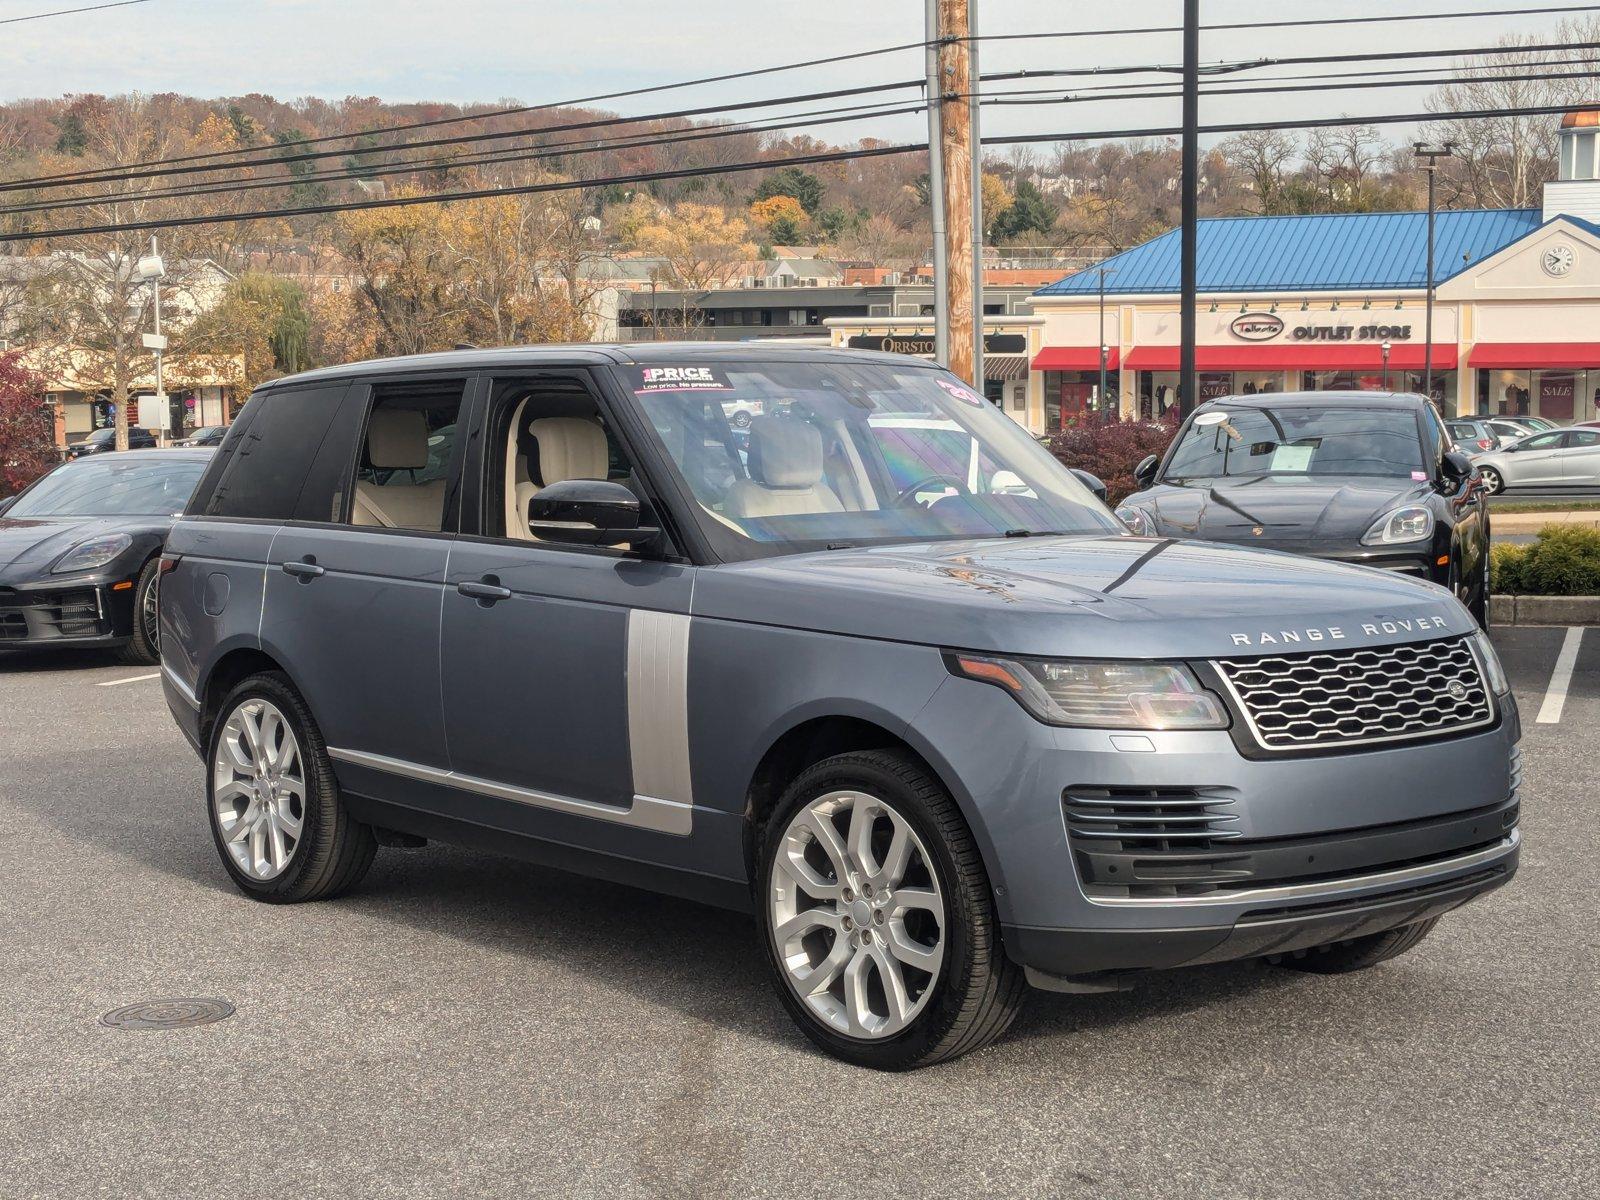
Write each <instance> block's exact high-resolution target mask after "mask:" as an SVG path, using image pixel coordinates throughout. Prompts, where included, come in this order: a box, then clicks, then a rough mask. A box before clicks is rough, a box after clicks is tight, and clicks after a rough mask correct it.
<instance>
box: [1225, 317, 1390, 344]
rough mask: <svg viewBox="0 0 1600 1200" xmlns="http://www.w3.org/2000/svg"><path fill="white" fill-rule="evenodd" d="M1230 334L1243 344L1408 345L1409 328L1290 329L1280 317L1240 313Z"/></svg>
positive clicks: (1231, 324)
mask: <svg viewBox="0 0 1600 1200" xmlns="http://www.w3.org/2000/svg"><path fill="white" fill-rule="evenodd" d="M1228 332H1229V333H1231V334H1232V335H1233V336H1234V337H1236V338H1238V339H1239V340H1240V341H1242V342H1275V341H1279V340H1288V341H1295V342H1408V341H1410V340H1411V326H1410V325H1380V324H1377V323H1376V322H1374V323H1371V324H1365V325H1313V324H1309V323H1308V324H1304V325H1294V326H1290V325H1288V324H1287V323H1286V322H1285V321H1284V319H1283V318H1282V317H1280V316H1278V314H1277V313H1240V314H1239V315H1238V316H1237V317H1235V318H1234V319H1233V320H1232V321H1231V322H1229V324H1228Z"/></svg>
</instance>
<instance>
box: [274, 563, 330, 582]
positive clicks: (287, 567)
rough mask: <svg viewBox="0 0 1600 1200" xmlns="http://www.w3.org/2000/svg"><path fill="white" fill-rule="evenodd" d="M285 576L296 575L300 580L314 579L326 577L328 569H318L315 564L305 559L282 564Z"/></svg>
mask: <svg viewBox="0 0 1600 1200" xmlns="http://www.w3.org/2000/svg"><path fill="white" fill-rule="evenodd" d="M283 569H284V572H285V573H286V574H289V575H298V576H299V577H300V578H301V579H315V578H316V577H317V576H318V575H326V574H327V573H328V569H327V568H326V567H319V566H318V565H317V564H316V563H314V562H311V561H310V560H309V559H305V560H302V561H299V562H286V563H284V564H283Z"/></svg>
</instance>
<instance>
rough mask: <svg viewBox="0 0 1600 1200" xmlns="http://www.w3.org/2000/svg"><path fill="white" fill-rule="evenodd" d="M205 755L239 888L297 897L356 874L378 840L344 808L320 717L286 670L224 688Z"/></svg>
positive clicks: (267, 897)
mask: <svg viewBox="0 0 1600 1200" xmlns="http://www.w3.org/2000/svg"><path fill="white" fill-rule="evenodd" d="M206 761H207V763H208V764H209V768H210V769H209V770H208V772H207V776H206V809H207V811H208V812H209V813H210V816H211V834H212V837H213V838H214V839H215V841H216V843H217V851H218V853H219V854H221V856H222V864H223V866H225V867H226V868H227V870H228V874H229V875H230V876H232V878H233V881H234V883H235V884H237V885H238V887H239V890H240V891H242V892H244V894H245V895H247V896H249V897H251V898H252V899H255V900H264V901H267V902H269V903H274V904H293V903H296V902H298V901H302V900H325V899H328V898H330V897H332V896H336V895H338V894H339V893H340V892H343V891H347V890H348V889H350V888H352V887H354V886H355V885H356V884H357V883H359V882H361V879H362V877H363V876H364V875H366V873H367V868H368V867H370V866H371V865H372V858H373V855H374V854H375V853H376V852H377V845H378V844H377V841H376V839H375V838H374V836H373V833H372V829H371V827H370V826H367V825H364V824H362V823H361V822H359V821H357V820H355V819H354V818H353V817H351V816H350V814H349V812H348V811H347V810H346V809H345V806H344V801H343V799H342V798H341V797H340V795H339V785H338V783H337V782H336V781H335V779H334V776H333V766H332V764H331V763H330V762H329V761H328V753H327V748H326V746H325V745H324V744H323V741H322V735H321V733H320V732H319V731H318V729H317V725H316V722H315V721H313V720H312V719H311V713H310V711H309V710H308V709H307V708H306V704H305V701H304V700H302V699H301V698H300V694H299V693H298V692H296V691H295V690H294V688H293V687H292V686H290V684H289V681H288V680H287V679H285V678H284V677H283V676H282V675H279V674H277V673H275V672H268V673H263V674H260V675H252V676H251V677H250V678H248V679H246V680H244V682H242V683H240V684H239V685H238V686H237V687H236V688H234V689H233V691H232V692H230V693H229V694H228V698H227V699H226V700H224V701H223V703H222V707H221V710H220V713H219V715H218V717H217V720H216V723H215V725H214V726H213V727H212V730H211V746H210V751H209V753H208V755H207V759H206Z"/></svg>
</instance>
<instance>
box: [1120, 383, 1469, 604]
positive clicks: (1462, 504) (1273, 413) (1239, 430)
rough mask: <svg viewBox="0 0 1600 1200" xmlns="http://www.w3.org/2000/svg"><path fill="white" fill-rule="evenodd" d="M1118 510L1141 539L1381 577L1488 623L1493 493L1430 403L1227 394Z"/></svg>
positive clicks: (1404, 398)
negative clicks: (1442, 594) (1212, 546)
mask: <svg viewBox="0 0 1600 1200" xmlns="http://www.w3.org/2000/svg"><path fill="white" fill-rule="evenodd" d="M1134 478H1135V480H1136V481H1137V482H1138V484H1139V486H1140V488H1141V489H1142V490H1141V491H1139V492H1136V493H1135V494H1134V495H1132V496H1129V497H1128V498H1127V499H1126V500H1124V501H1123V502H1122V504H1121V505H1120V506H1119V507H1118V509H1117V515H1118V516H1119V517H1121V518H1122V519H1123V520H1124V521H1125V522H1126V523H1127V524H1128V525H1129V526H1130V527H1131V528H1132V529H1133V531H1134V532H1135V533H1141V534H1147V535H1152V536H1158V537H1173V538H1198V539H1203V540H1206V541H1211V542H1232V543H1234V544H1235V545H1242V546H1256V547H1260V548H1261V549H1265V550H1284V551H1289V552H1291V553H1297V554H1308V555H1312V556H1314V557H1316V558H1326V559H1332V560H1334V561H1336V562H1345V563H1353V564H1357V565H1363V566H1370V567H1380V568H1383V569H1386V570H1391V571H1398V572H1400V573H1402V574H1405V575H1412V576H1415V577H1417V578H1420V579H1426V580H1429V581H1431V582H1433V583H1437V584H1439V585H1441V586H1443V587H1447V588H1449V589H1450V590H1451V591H1452V592H1454V593H1455V595H1456V598H1457V599H1459V600H1460V601H1461V602H1462V603H1463V604H1465V605H1466V606H1467V608H1468V609H1470V610H1471V612H1472V615H1473V616H1474V617H1476V618H1477V620H1478V624H1479V625H1487V623H1488V607H1489V506H1488V492H1487V490H1486V489H1485V487H1484V485H1483V481H1482V480H1481V479H1480V478H1479V477H1478V473H1477V471H1476V470H1475V469H1474V468H1473V466H1472V462H1471V460H1470V459H1468V458H1467V457H1466V455H1464V454H1461V453H1460V452H1459V451H1457V450H1455V449H1454V448H1453V444H1452V442H1451V439H1450V435H1449V433H1448V432H1447V431H1446V430H1445V427H1444V423H1443V421H1442V420H1440V418H1439V414H1438V412H1437V410H1436V409H1435V408H1434V407H1433V405H1432V404H1430V403H1429V402H1428V401H1427V400H1426V399H1425V398H1424V397H1422V396H1415V395H1408V394H1401V393H1394V394H1391V393H1387V392H1299V393H1295V392H1287V393H1277V394H1261V395H1256V396H1227V397H1223V398H1222V399H1219V400H1213V401H1210V402H1208V403H1206V404H1203V405H1201V406H1200V407H1199V408H1197V409H1196V410H1195V411H1194V413H1193V414H1191V415H1190V417H1189V419H1188V420H1187V421H1185V422H1184V424H1183V427H1182V428H1181V429H1179V431H1178V435H1177V437H1175V438H1173V440H1172V444H1171V445H1170V446H1169V447H1167V452H1166V454H1165V455H1163V456H1161V457H1160V458H1157V456H1155V455H1151V456H1150V457H1148V458H1146V459H1145V460H1144V461H1143V462H1141V463H1140V464H1139V465H1138V467H1137V468H1135V470H1134Z"/></svg>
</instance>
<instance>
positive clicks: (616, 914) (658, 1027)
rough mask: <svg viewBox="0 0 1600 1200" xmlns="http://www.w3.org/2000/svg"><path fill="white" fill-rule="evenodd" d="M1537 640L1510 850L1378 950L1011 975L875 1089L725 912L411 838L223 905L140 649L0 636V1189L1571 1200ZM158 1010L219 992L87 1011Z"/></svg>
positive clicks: (1581, 1187)
mask: <svg viewBox="0 0 1600 1200" xmlns="http://www.w3.org/2000/svg"><path fill="white" fill-rule="evenodd" d="M1573 636H1574V635H1572V634H1569V632H1568V631H1566V630H1563V629H1515V630H1504V631H1500V632H1499V633H1497V635H1496V640H1497V641H1498V642H1499V644H1500V645H1501V647H1502V651H1503V653H1504V654H1505V656H1506V659H1507V665H1508V667H1509V669H1510V671H1511V674H1512V677H1513V682H1514V685H1515V687H1516V690H1517V693H1518V696H1519V697H1520V702H1521V707H1522V712H1523V718H1524V721H1525V722H1526V729H1527V732H1526V737H1525V741H1524V748H1525V752H1526V790H1525V796H1524V805H1523V811H1524V818H1523V828H1524V832H1525V838H1526V841H1525V850H1524V855H1523V859H1522V871H1521V874H1520V875H1519V876H1518V878H1517V879H1516V881H1515V882H1514V883H1513V884H1512V885H1511V886H1510V887H1508V888H1506V889H1503V890H1502V891H1500V892H1497V893H1494V894H1493V895H1491V896H1490V897H1488V898H1487V899H1485V900H1483V901H1481V902H1480V903H1478V904H1477V905H1475V906H1473V907H1470V908H1468V909H1466V910H1464V911H1463V912H1461V913H1458V914H1455V915H1454V916H1452V917H1449V918H1446V920H1445V922H1444V923H1443V924H1442V925H1441V926H1440V928H1439V930H1438V931H1437V932H1436V933H1435V934H1434V936H1432V937H1431V938H1429V939H1428V940H1427V941H1426V942H1424V943H1423V944H1422V946H1421V947H1419V948H1418V949H1417V950H1416V951H1415V952H1413V953H1412V954H1410V955H1408V956H1406V957H1404V958H1401V959H1399V960H1397V961H1395V962H1393V963H1390V964H1387V965H1386V966H1383V967H1380V968H1378V969H1376V970H1374V971H1370V972H1367V973H1365V974H1357V975H1351V976H1344V977H1335V978H1322V977H1318V976H1312V975H1300V974H1294V973H1289V972H1281V971H1278V970H1276V969H1273V968H1270V967H1267V966H1264V965H1258V964H1249V963H1247V964H1230V965H1225V966H1216V967H1208V968H1201V969H1195V970H1187V971H1179V972H1172V973H1168V974H1166V975H1163V976H1160V977H1156V978H1152V979H1150V980H1149V981H1148V982H1146V983H1144V984H1143V985H1142V986H1141V987H1139V988H1138V989H1137V990H1135V991H1132V992H1128V993H1122V994H1111V995H1089V996H1054V995H1044V994H1036V995H1035V996H1034V997H1033V998H1032V1002H1031V1004H1030V1006H1029V1008H1028V1010H1027V1012H1026V1013H1025V1014H1024V1016H1023V1018H1022V1019H1021V1020H1020V1021H1019V1023H1018V1025H1017V1026H1016V1027H1014V1029H1013V1031H1012V1032H1011V1033H1010V1035H1009V1036H1008V1037H1006V1038H1005V1039H1004V1040H1003V1041H1001V1042H1000V1043H999V1044H998V1045H996V1046H995V1047H993V1048H992V1049H990V1050H988V1051H986V1052H984V1053H981V1054H977V1055H973V1056H971V1057H968V1058H966V1059H963V1060H960V1061H958V1062H956V1063H954V1064H951V1065H949V1066H946V1067H941V1068H936V1069H933V1070H930V1071H925V1072H921V1073H918V1074H913V1075H908V1076H885V1075H879V1074H872V1073H868V1072H865V1071H861V1070H857V1069H853V1068H850V1067H846V1066H843V1065H841V1064H839V1063H836V1062H833V1061H831V1060H829V1059H826V1058H823V1057H821V1056H820V1055H819V1054H817V1053H816V1052H814V1051H813V1050H812V1049H811V1048H810V1045H809V1043H807V1042H805V1041H804V1040H803V1039H802V1037H801V1036H800V1035H799V1033H798V1032H797V1031H796V1030H795V1029H794V1028H793V1027H792V1026H791V1024H790V1022H789V1020H788V1018H787V1016H786V1015H785V1014H784V1012H783V1010H782V1008H781V1006H780V1005H779V1003H778V1001H777V999H776V998H775V996H774V995H773V994H772V993H771V991H770V989H769V985H768V982H767V979H766V977H765V975H764V966H763V963H762V960H761V956H760V952H759V947H758V946H757V944H756V941H755V936H754V926H753V924H752V922H751V921H749V920H747V919H746V918H744V917H740V916H737V915H732V914H727V913H722V912H718V911H714V910H711V909H705V908H701V907H698V906H696V905H693V904H689V903H685V902H679V901H675V900H664V899H660V898H657V897H654V896H650V895H647V894H645V893H642V892H637V891H633V890H630V889H628V888H624V887H618V886H612V885H608V884H601V883H594V882H590V881H587V880H583V879H579V878H575V877H571V876H567V875H563V874H559V873H556V872H551V871H547V870H541V869H538V868H534V867H531V866H525V865H522V864H519V863H515V862H511V861H508V860H504V859H498V858H494V857H489V856H485V855H479V854H471V853H467V852H463V851H457V850H454V849H449V848H442V847H429V848H427V849H424V850H416V851H394V850H388V851H384V852H383V853H382V854H381V855H380V857H379V860H378V864H377V866H376V867H375V868H374V870H373V872H372V874H371V875H370V876H369V877H368V879H367V881H366V883H365V884H364V885H363V886H362V887H361V888H360V889H359V891H358V892H357V893H356V894H354V895H353V896H351V897H349V898H347V899H345V900H342V901H336V902H333V903H329V904H321V905H309V906H301V907H298V908H274V907H270V906H266V905H260V904H254V903H251V902H250V901H247V900H245V899H244V898H243V897H241V896H240V895H239V894H238V893H237V892H235V891H234V889H233V888H232V886H231V885H230V884H229V883H228V881H227V878H226V876H225V875H224V873H223V870H222V868H221V866H220V865H219V863H218V862H217V859H216V854H215V851H214V849H213V847H212V844H211V841H210V836H209V834H208V832H207V829H206V824H205V819H204V816H203V812H202V807H201V767H200V764H199V762H198V760H197V759H196V758H195V757H194V756H193V754H192V753H191V752H190V751H189V749H188V747H187V745H186V744H185V743H184V742H183V740H182V738H181V737H180V736H179V734H178V733H177V731H176V729H175V727H174V726H173V725H172V723H171V721H170V719H169V718H168V716H167V713H166V710H165V707H164V705H163V702H162V700H161V696H160V691H159V683H158V681H157V680H156V679H155V678H153V677H151V675H150V672H148V671H140V670H138V669H136V668H128V667H119V666H112V665H109V662H108V660H105V659H73V660H59V659H49V658H31V657H30V658H27V659H17V660H0V881H3V883H4V892H3V898H0V912H3V914H4V916H3V919H0V961H3V962H4V963H5V970H4V971H3V972H0V1013H3V1014H4V1017H3V1019H0V1059H3V1063H4V1070H3V1072H0V1197H4V1198H5V1200H13V1198H18V1197H24V1196H62V1197H88V1196H108V1197H110V1196H115V1197H123V1196H161V1197H179V1196H185V1197H186V1196H205V1197H231V1196H265V1195H296V1196H323V1195H329V1196H332V1195H338V1196H347V1197H369V1196H372V1197H377V1196H443V1195H474V1196H476V1195H541V1196H543V1195H561V1196H597V1195H605V1196H608V1197H610V1196H682V1197H689V1196H696V1197H698V1196H727V1195H738V1196H745V1195H761V1196H766V1195H772V1196H787V1197H818V1196H825V1195H849V1196H863V1195H874V1194H900V1195H994V1194H1006V1195H1030V1196H1046V1195H1049V1196H1060V1195H1082V1196H1097V1197H1099V1196H1114V1197H1125V1196H1252V1197H1254V1196H1311V1195H1315V1196H1330V1195H1337V1196H1380V1195H1381V1196H1389V1195H1429V1196H1518V1197H1521V1196H1539V1197H1544V1196H1594V1195H1596V1194H1597V1193H1600V1134H1597V1118H1596V1113H1597V1112H1600V1022H1597V1019H1596V1015H1595V1011H1596V1006H1597V995H1600V986H1597V985H1600V905H1597V903H1596V897H1597V896H1600V832H1597V830H1600V822H1597V821H1596V804H1597V790H1600V789H1597V788H1596V772H1595V767H1594V749H1595V737H1594V731H1595V729H1596V728H1597V725H1600V630H1590V631H1588V632H1587V634H1586V635H1585V636H1584V637H1583V638H1582V640H1581V641H1579V643H1578V645H1577V653H1576V656H1575V658H1574V657H1573V656H1572V654H1571V651H1570V647H1571V639H1572V638H1573ZM1564 646H1565V647H1569V652H1568V655H1567V656H1566V661H1567V662H1568V663H1570V664H1571V666H1572V668H1573V669H1572V673H1571V676H1570V682H1569V683H1568V684H1567V686H1566V689H1565V696H1564V699H1560V702H1559V703H1558V702H1557V700H1558V697H1557V695H1556V693H1558V692H1560V691H1561V688H1560V679H1561V675H1562V674H1563V673H1564V672H1562V671H1558V670H1557V668H1558V665H1559V664H1560V663H1561V662H1562V661H1563V656H1562V650H1563V647H1564ZM1553 674H1554V675H1555V676H1556V684H1557V686H1556V687H1555V688H1554V689H1552V686H1551V685H1552V675H1553ZM1541 717H1543V718H1544V719H1543V720H1540V719H1539V718H1541ZM168 997H215V998H219V999H223V1000H226V1001H228V1002H229V1003H230V1004H232V1005H234V1006H235V1008H236V1010H237V1011H236V1013H235V1015H233V1016H232V1017H230V1018H228V1019H226V1020H222V1021H219V1022H217V1023H215V1024H209V1025H204V1026H198V1027H193V1028H187V1029H179V1030H161V1031H138V1030H130V1029H119V1028H108V1027H106V1026H104V1025H102V1024H101V1023H100V1018H101V1017H102V1015H104V1014H106V1013H108V1012H110V1011H111V1010H114V1009H117V1008H119V1007H121V1006H124V1005H129V1004H133V1003H136V1002H140V1001H146V1000H153V999H161V998H168Z"/></svg>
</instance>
